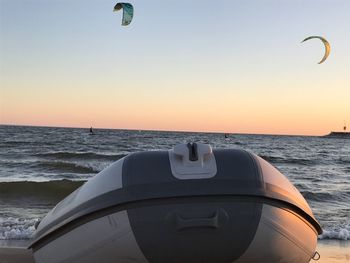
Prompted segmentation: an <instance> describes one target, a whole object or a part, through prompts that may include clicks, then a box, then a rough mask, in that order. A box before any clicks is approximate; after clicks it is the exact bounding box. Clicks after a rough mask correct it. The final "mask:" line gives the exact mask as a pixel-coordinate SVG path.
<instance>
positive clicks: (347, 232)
mask: <svg viewBox="0 0 350 263" xmlns="http://www.w3.org/2000/svg"><path fill="white" fill-rule="evenodd" d="M318 238H319V239H336V240H350V225H347V226H343V227H338V228H335V229H325V230H323V234H322V235H319V237H318Z"/></svg>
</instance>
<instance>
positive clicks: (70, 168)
mask: <svg viewBox="0 0 350 263" xmlns="http://www.w3.org/2000/svg"><path fill="white" fill-rule="evenodd" d="M34 166H36V167H39V168H42V169H43V170H44V171H45V172H51V171H60V172H66V173H78V174H91V173H98V172H100V170H98V169H95V168H93V167H87V166H84V165H80V164H76V163H69V162H60V161H53V162H40V163H35V164H34Z"/></svg>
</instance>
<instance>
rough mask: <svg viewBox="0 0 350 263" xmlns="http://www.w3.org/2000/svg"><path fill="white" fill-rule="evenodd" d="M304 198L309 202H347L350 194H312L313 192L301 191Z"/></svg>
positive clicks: (345, 192)
mask: <svg viewBox="0 0 350 263" xmlns="http://www.w3.org/2000/svg"><path fill="white" fill-rule="evenodd" d="M301 194H302V195H303V197H304V198H305V199H306V200H308V201H318V202H324V201H333V202H334V201H347V200H348V199H349V197H350V192H347V191H344V192H331V193H330V192H311V191H307V190H305V191H301Z"/></svg>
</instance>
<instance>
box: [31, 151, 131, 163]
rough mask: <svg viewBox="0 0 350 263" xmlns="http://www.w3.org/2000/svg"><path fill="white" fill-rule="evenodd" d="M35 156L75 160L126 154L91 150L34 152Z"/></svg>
mask: <svg viewBox="0 0 350 263" xmlns="http://www.w3.org/2000/svg"><path fill="white" fill-rule="evenodd" d="M35 156H36V157H41V158H49V159H61V160H62V159H63V160H69V159H75V160H111V161H116V160H119V159H120V158H123V157H124V156H126V154H115V155H112V154H101V153H93V152H48V153H38V154H35Z"/></svg>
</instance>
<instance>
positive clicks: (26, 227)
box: [0, 125, 350, 242]
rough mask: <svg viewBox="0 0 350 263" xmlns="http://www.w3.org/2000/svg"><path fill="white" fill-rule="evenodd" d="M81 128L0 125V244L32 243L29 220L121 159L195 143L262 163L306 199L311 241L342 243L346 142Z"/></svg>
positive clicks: (346, 220)
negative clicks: (314, 237)
mask: <svg viewBox="0 0 350 263" xmlns="http://www.w3.org/2000/svg"><path fill="white" fill-rule="evenodd" d="M89 128H90V127H88V128H86V129H82V128H55V127H31V126H9V125H0V241H1V240H2V241H11V240H30V239H32V238H33V233H34V224H35V222H36V221H38V220H40V219H41V218H43V217H44V216H45V215H46V213H47V212H48V211H50V210H51V209H52V208H53V207H54V206H55V205H56V204H57V203H58V202H59V201H60V200H61V199H63V198H64V197H65V196H67V195H68V194H69V193H70V192H72V191H73V190H74V189H76V188H77V187H79V186H80V185H81V184H83V183H84V182H85V181H86V180H88V179H89V178H91V177H93V176H94V175H96V174H97V173H98V172H100V171H101V170H103V169H104V168H106V167H107V166H109V165H110V164H112V163H113V162H115V161H117V160H118V159H120V158H122V157H124V156H126V155H127V154H130V153H133V152H139V151H154V150H169V149H171V148H172V147H173V146H174V145H176V144H179V143H185V142H186V143H187V142H202V143H208V144H210V145H211V146H212V147H213V148H236V149H244V150H247V151H250V152H253V153H255V154H257V155H259V156H261V157H262V158H264V159H265V160H267V161H268V162H270V163H271V164H272V165H274V166H275V167H276V168H277V169H278V170H280V171H281V172H282V173H283V174H284V175H285V176H286V177H288V178H289V180H290V181H291V182H292V183H293V184H294V185H295V186H296V188H297V189H298V190H299V191H300V192H301V194H302V195H303V196H304V197H305V199H306V200H307V201H308V203H309V205H310V206H311V208H312V211H313V212H314V215H315V217H316V218H317V220H318V221H319V222H320V224H321V226H322V228H323V234H322V235H320V236H319V239H334V240H347V241H348V242H350V140H349V139H344V138H343V139H336V138H326V137H316V136H315V137H313V136H281V135H255V134H229V136H228V137H227V138H225V136H224V134H222V133H200V132H170V131H169V132H167V131H144V130H114V129H95V130H94V135H90V134H89Z"/></svg>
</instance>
